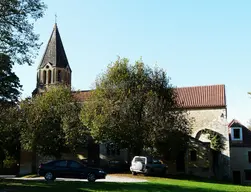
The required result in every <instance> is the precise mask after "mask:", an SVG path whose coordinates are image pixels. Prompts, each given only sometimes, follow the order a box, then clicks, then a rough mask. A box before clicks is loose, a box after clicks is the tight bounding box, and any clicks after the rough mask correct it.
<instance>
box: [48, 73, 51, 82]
mask: <svg viewBox="0 0 251 192" xmlns="http://www.w3.org/2000/svg"><path fill="white" fill-rule="evenodd" d="M48 83H49V84H51V70H49V71H48Z"/></svg>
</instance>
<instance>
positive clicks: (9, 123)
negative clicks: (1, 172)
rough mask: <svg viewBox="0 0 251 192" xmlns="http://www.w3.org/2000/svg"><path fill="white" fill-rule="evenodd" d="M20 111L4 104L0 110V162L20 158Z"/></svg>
mask: <svg viewBox="0 0 251 192" xmlns="http://www.w3.org/2000/svg"><path fill="white" fill-rule="evenodd" d="M18 119H19V111H18V108H17V107H16V106H15V105H14V106H10V105H9V106H6V105H5V106H4V107H3V106H2V108H1V110H0V163H3V160H6V158H8V157H9V158H10V157H11V158H15V159H18V157H19V152H20V142H19V138H20V134H19V121H18Z"/></svg>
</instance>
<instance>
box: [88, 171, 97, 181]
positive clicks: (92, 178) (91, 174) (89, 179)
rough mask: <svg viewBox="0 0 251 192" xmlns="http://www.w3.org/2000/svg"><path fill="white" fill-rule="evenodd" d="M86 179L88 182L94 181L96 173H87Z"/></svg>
mask: <svg viewBox="0 0 251 192" xmlns="http://www.w3.org/2000/svg"><path fill="white" fill-rule="evenodd" d="M87 180H88V181H89V182H95V181H96V175H95V174H94V173H89V174H88V176H87Z"/></svg>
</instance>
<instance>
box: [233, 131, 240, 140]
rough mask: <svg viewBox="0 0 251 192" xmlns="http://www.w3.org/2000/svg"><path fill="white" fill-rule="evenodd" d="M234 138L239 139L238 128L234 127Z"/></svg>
mask: <svg viewBox="0 0 251 192" xmlns="http://www.w3.org/2000/svg"><path fill="white" fill-rule="evenodd" d="M234 139H240V129H234Z"/></svg>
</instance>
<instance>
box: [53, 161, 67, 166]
mask: <svg viewBox="0 0 251 192" xmlns="http://www.w3.org/2000/svg"><path fill="white" fill-rule="evenodd" d="M55 166H56V167H66V166H67V161H58V162H56V163H55Z"/></svg>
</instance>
